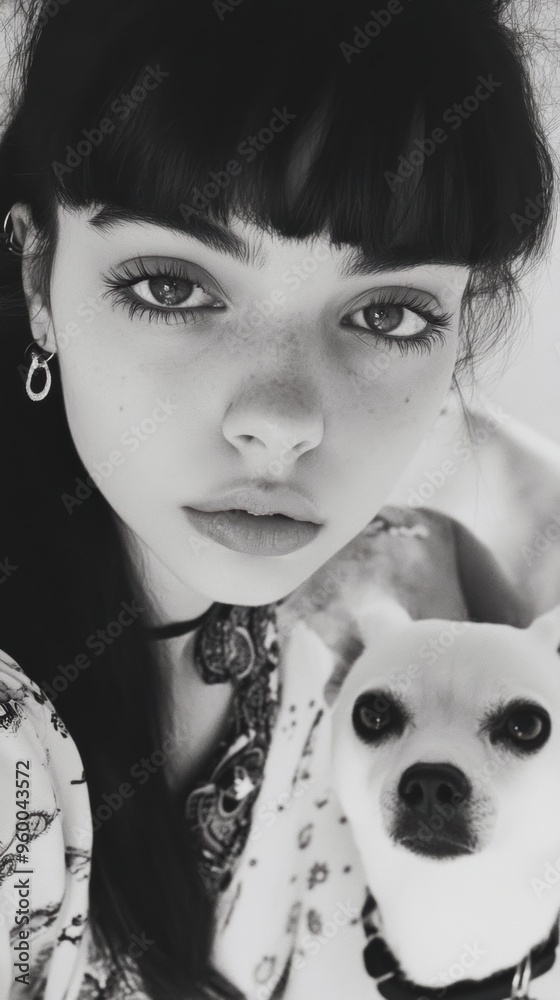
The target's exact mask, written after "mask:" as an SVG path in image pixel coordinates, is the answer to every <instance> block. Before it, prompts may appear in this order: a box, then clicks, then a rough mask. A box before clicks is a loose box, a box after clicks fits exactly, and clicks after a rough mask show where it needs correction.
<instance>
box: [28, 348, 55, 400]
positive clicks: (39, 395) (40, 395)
mask: <svg viewBox="0 0 560 1000" xmlns="http://www.w3.org/2000/svg"><path fill="white" fill-rule="evenodd" d="M31 358H32V361H31V366H30V368H29V371H28V373H27V381H26V383H25V391H26V392H27V395H28V396H29V398H30V399H32V400H33V402H34V403H38V402H39V401H40V400H41V399H44V398H45V396H47V395H48V392H49V389H50V387H51V385H52V376H51V371H50V368H49V366H48V362H49V361H50V360H51V358H54V352H53V353H52V354H49V356H48V358H46V357H44V355H41V354H38V353H37V351H35V350H34V351H33V353H32V355H31ZM39 368H44V370H45V385H44V387H43V388H42V389H41V392H33V389H32V388H31V379H32V378H33V376H34V374H35V372H36V371H37V370H38V369H39Z"/></svg>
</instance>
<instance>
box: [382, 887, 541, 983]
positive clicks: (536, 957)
mask: <svg viewBox="0 0 560 1000" xmlns="http://www.w3.org/2000/svg"><path fill="white" fill-rule="evenodd" d="M376 909H377V903H376V902H375V900H374V898H373V896H372V895H371V893H370V892H368V894H367V897H366V901H365V903H364V906H363V908H362V923H363V926H364V930H365V933H366V937H367V938H368V943H367V945H366V946H365V948H364V963H365V967H366V970H367V973H368V975H370V976H371V977H372V978H373V979H375V983H376V986H377V989H378V990H379V993H380V994H381V996H382V997H386V1000H441V996H442V988H441V987H434V988H432V987H426V986H419V985H418V984H417V983H414V982H412V980H410V979H407V978H406V976H405V975H404V973H403V971H402V969H401V967H400V965H399V963H398V962H397V959H396V958H395V956H394V954H393V952H392V951H391V949H390V948H389V946H388V944H387V942H386V941H385V940H384V938H383V937H382V936H381V934H380V932H379V930H378V928H377V927H376V925H375V924H374V922H373V919H372V915H373V912H374V910H376ZM557 944H558V922H555V923H554V925H553V927H552V930H551V932H550V934H549V936H548V938H547V939H546V941H544V942H543V943H542V944H540V945H538V946H537V947H536V948H533V949H532V950H531V951H530V952H529V955H527V956H525V958H524V959H523V960H522V961H521V962H520V963H519V965H517V966H515V965H512V966H511V967H510V968H509V969H501V970H500V971H499V972H495V973H493V975H491V976H488V977H487V978H486V979H461V980H459V981H456V982H454V983H453V984H452V985H450V986H446V987H445V989H444V993H445V1000H509V998H516V1000H529V994H528V987H529V981H530V980H531V979H536V977H537V976H542V975H543V974H544V973H545V972H548V970H549V969H550V968H552V966H553V965H554V959H555V957H556V946H557Z"/></svg>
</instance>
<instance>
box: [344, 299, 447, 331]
mask: <svg viewBox="0 0 560 1000" xmlns="http://www.w3.org/2000/svg"><path fill="white" fill-rule="evenodd" d="M349 316H350V318H351V319H352V325H353V326H356V327H358V328H359V329H362V330H369V331H370V332H372V333H380V334H381V335H389V334H392V333H398V335H399V337H414V336H417V335H418V334H419V333H423V332H424V331H426V330H427V329H428V327H429V326H430V323H429V321H428V320H427V319H425V318H424V317H423V316H421V315H419V313H416V312H413V310H412V309H407V308H406V306H402V305H392V304H390V303H387V304H385V303H376V304H372V305H368V306H365V307H362V308H361V309H357V310H356V312H354V313H350V314H349Z"/></svg>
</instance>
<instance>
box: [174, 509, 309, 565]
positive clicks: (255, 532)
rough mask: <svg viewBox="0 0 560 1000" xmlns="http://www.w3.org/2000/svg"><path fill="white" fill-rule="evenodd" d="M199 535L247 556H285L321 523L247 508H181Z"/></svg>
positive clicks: (300, 546)
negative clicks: (253, 512)
mask: <svg viewBox="0 0 560 1000" xmlns="http://www.w3.org/2000/svg"><path fill="white" fill-rule="evenodd" d="M183 510H184V511H185V514H186V515H187V519H188V521H189V523H190V524H191V525H192V526H193V527H194V528H196V530H197V531H199V532H200V534H202V535H204V536H205V537H206V538H210V539H212V540H213V541H215V542H219V544H220V545H223V546H224V547H225V548H227V549H233V550H234V551H236V552H246V553H248V554H250V555H261V556H273V555H286V554H287V553H289V552H295V551H296V550H297V549H300V548H302V547H303V546H304V545H308V544H309V543H310V542H312V541H313V539H315V538H316V537H317V535H318V534H319V532H320V530H321V528H322V525H320V524H314V523H312V522H310V521H296V520H295V519H294V518H291V517H286V516H285V515H284V514H250V513H249V512H248V511H246V510H220V511H212V512H211V511H201V510H197V509H196V508H195V507H183Z"/></svg>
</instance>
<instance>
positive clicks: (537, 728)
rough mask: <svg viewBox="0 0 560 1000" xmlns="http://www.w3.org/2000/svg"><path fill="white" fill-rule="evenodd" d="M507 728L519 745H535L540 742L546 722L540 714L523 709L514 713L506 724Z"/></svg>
mask: <svg viewBox="0 0 560 1000" xmlns="http://www.w3.org/2000/svg"><path fill="white" fill-rule="evenodd" d="M506 728H507V731H508V733H509V735H510V736H511V737H512V739H514V740H516V741H517V742H519V743H534V742H535V740H540V738H541V737H542V735H543V733H544V730H545V720H544V717H543V716H542V715H541V714H540V712H534V711H532V710H531V709H522V710H521V711H517V712H513V714H512V715H510V717H509V719H508V720H507V723H506Z"/></svg>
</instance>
